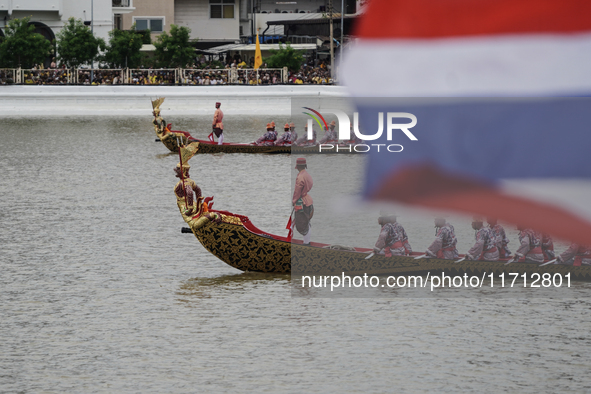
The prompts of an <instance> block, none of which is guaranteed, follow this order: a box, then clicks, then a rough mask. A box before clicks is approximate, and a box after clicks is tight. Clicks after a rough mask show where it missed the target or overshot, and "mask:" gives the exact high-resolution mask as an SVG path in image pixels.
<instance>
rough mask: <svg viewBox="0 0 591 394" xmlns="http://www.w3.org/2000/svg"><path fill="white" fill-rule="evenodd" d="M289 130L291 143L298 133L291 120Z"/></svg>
mask: <svg viewBox="0 0 591 394" xmlns="http://www.w3.org/2000/svg"><path fill="white" fill-rule="evenodd" d="M289 131H291V143H292V144H293V143H294V142H296V141H297V140H298V133H297V132H296V129H295V123H293V122H291V123H290V125H289Z"/></svg>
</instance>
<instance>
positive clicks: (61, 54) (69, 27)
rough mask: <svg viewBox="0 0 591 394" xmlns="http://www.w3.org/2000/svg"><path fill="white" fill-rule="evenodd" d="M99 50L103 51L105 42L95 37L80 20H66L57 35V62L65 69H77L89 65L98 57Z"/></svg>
mask: <svg viewBox="0 0 591 394" xmlns="http://www.w3.org/2000/svg"><path fill="white" fill-rule="evenodd" d="M99 48H100V49H102V50H104V49H105V41H104V40H103V39H102V38H97V37H95V36H94V35H93V34H92V32H91V31H90V29H89V28H88V26H84V24H83V23H82V20H81V19H74V18H70V19H68V23H66V25H65V26H64V27H63V29H62V30H61V31H60V32H59V33H58V35H57V53H58V60H59V61H61V62H62V63H63V64H65V65H66V66H67V67H75V68H78V66H80V65H81V64H88V63H90V62H91V61H92V60H93V59H94V58H95V57H96V55H98V52H99Z"/></svg>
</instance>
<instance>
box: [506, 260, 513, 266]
mask: <svg viewBox="0 0 591 394" xmlns="http://www.w3.org/2000/svg"><path fill="white" fill-rule="evenodd" d="M514 261H515V259H511V260H509V261H507V262H506V263H505V265H509V264H511V263H512V262H514Z"/></svg>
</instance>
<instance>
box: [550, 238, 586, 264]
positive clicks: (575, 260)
mask: <svg viewBox="0 0 591 394" xmlns="http://www.w3.org/2000/svg"><path fill="white" fill-rule="evenodd" d="M554 264H564V265H574V266H575V267H577V266H581V265H591V247H590V246H589V245H581V244H575V243H573V244H570V246H569V247H568V249H567V250H565V251H564V252H562V254H561V255H560V256H558V258H557V259H556V263H554Z"/></svg>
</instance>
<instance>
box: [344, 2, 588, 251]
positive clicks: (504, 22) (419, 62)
mask: <svg viewBox="0 0 591 394" xmlns="http://www.w3.org/2000/svg"><path fill="white" fill-rule="evenodd" d="M590 14H591V2H589V1H580V0H565V1H555V0H535V1H534V0H479V1H465V0H446V1H432V0H373V1H372V2H371V3H370V4H369V6H368V8H367V12H366V14H365V15H364V16H363V18H362V19H361V21H360V22H359V29H358V32H357V33H358V34H357V36H358V37H359V39H358V42H357V45H356V46H355V47H354V48H353V49H352V50H351V51H350V52H349V54H348V56H347V59H346V62H345V64H344V65H343V75H342V78H343V80H344V82H345V84H346V85H347V86H348V87H349V89H350V92H351V94H352V95H353V96H354V97H355V99H354V100H355V102H356V105H357V109H358V111H359V119H360V124H361V126H362V127H361V129H362V130H365V132H364V134H367V135H369V134H372V133H374V132H375V130H376V129H378V121H377V119H378V118H377V114H378V113H379V112H383V113H387V112H408V113H412V114H413V115H415V116H416V118H417V125H416V126H415V127H414V128H413V129H412V133H413V134H414V136H416V137H417V141H411V140H409V139H408V138H406V137H405V136H404V135H403V134H402V133H400V132H399V133H398V134H396V131H394V132H393V133H392V139H393V140H392V141H389V140H387V139H386V134H387V133H385V132H384V133H383V134H382V137H381V138H379V139H377V140H375V141H371V143H375V144H379V143H382V144H391V143H398V144H401V145H403V146H404V150H403V151H402V152H400V153H391V152H388V151H385V150H384V149H382V150H381V151H379V152H378V151H376V150H375V149H374V150H372V151H371V154H370V157H369V163H368V167H367V172H366V184H365V189H364V194H365V196H366V197H367V198H369V199H374V200H394V201H399V202H403V203H409V204H417V205H421V206H425V207H429V208H436V209H449V210H455V211H459V212H465V213H476V214H480V215H486V216H494V217H497V218H499V219H501V220H506V221H509V222H512V223H516V224H522V225H524V226H527V227H533V228H534V229H536V230H537V231H542V232H545V233H549V234H552V235H554V236H556V237H558V238H562V239H566V240H570V241H576V242H581V243H591V204H587V205H588V206H587V207H583V206H582V205H581V204H579V205H576V206H577V208H576V209H572V207H573V206H575V205H572V204H571V203H564V202H561V201H558V200H559V199H554V200H553V201H552V202H548V200H544V201H541V200H536V199H531V195H530V196H528V197H527V198H525V197H523V196H520V195H517V194H514V193H508V192H507V190H506V189H505V188H503V187H502V182H501V180H504V179H513V182H514V183H515V182H517V184H518V185H519V182H523V184H526V183H527V182H526V180H528V181H529V180H530V179H548V178H553V179H559V180H561V181H563V180H565V179H579V180H581V179H583V180H586V182H587V184H589V185H591V183H589V182H588V181H589V178H591V165H589V164H590V163H589V159H588V157H589V150H590V148H591V99H590V98H588V96H590V95H591V72H590V71H589V70H591V18H588V15H590ZM371 97H373V99H372V98H371ZM387 97H398V99H395V100H392V99H387ZM402 98H404V99H402ZM384 124H385V123H384ZM368 143H369V142H368ZM556 185H562V186H564V183H558V184H556ZM559 187H561V186H559ZM554 192H556V190H554ZM577 193H578V191H575V190H574V189H573V188H565V189H564V193H562V194H561V193H554V194H555V197H556V196H558V197H564V198H565V199H566V200H568V199H569V198H571V197H574V199H575V200H576V199H577V198H578V197H580V194H578V195H577ZM568 204H571V205H568Z"/></svg>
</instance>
